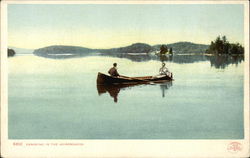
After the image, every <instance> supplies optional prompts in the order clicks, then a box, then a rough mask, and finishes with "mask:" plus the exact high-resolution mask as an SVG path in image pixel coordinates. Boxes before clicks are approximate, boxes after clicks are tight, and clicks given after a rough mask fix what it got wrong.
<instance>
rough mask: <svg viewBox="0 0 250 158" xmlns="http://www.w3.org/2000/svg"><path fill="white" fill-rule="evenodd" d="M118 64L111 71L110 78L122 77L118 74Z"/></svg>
mask: <svg viewBox="0 0 250 158" xmlns="http://www.w3.org/2000/svg"><path fill="white" fill-rule="evenodd" d="M116 66H117V64H116V63H114V64H113V67H112V68H110V69H109V71H108V73H109V74H110V76H112V77H118V76H120V75H119V73H118V72H117V68H116Z"/></svg>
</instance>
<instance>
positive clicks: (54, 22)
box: [8, 4, 244, 49]
mask: <svg viewBox="0 0 250 158" xmlns="http://www.w3.org/2000/svg"><path fill="white" fill-rule="evenodd" d="M243 13H244V6H243V5H241V4H119V5H115V4H88V5H87V4H9V5H8V46H14V47H19V48H30V49H37V48H41V47H45V46H50V45H73V46H82V47H88V48H113V47H120V46H127V45H130V44H132V43H137V42H142V43H147V44H150V45H154V44H169V43H174V42H179V41H189V42H194V43H201V44H210V42H211V41H212V40H214V39H215V38H216V37H217V36H218V35H226V36H227V37H228V39H229V41H230V42H239V43H243V41H244V14H243Z"/></svg>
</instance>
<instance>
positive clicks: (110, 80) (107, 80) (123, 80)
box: [96, 72, 173, 85]
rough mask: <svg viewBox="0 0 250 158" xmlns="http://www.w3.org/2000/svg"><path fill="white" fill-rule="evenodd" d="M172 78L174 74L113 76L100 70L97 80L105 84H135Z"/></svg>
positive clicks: (99, 83) (159, 81)
mask: <svg viewBox="0 0 250 158" xmlns="http://www.w3.org/2000/svg"><path fill="white" fill-rule="evenodd" d="M172 80H173V76H168V75H160V76H144V77H127V76H119V77H112V76H109V75H106V74H103V73H100V72H99V73H98V75H97V80H96V81H97V84H98V85H105V84H135V83H149V82H154V83H162V82H166V81H172Z"/></svg>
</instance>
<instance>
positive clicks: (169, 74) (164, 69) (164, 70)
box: [159, 63, 172, 77]
mask: <svg viewBox="0 0 250 158" xmlns="http://www.w3.org/2000/svg"><path fill="white" fill-rule="evenodd" d="M159 73H160V75H167V76H169V77H172V73H171V72H169V71H168V68H167V67H166V66H165V63H162V67H161V68H160V70H159Z"/></svg>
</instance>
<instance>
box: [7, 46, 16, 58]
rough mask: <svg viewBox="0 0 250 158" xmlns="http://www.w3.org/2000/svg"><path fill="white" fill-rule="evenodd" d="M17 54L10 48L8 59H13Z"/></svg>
mask: <svg viewBox="0 0 250 158" xmlns="http://www.w3.org/2000/svg"><path fill="white" fill-rule="evenodd" d="M15 54H16V52H15V51H14V50H13V49H9V48H8V57H13V56H15Z"/></svg>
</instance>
